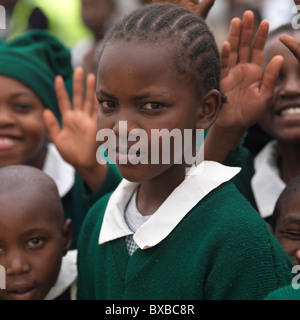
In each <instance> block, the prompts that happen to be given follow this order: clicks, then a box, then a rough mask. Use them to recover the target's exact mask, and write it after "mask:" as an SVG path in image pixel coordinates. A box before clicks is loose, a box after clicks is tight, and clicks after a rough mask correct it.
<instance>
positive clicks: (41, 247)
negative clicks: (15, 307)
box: [0, 186, 66, 300]
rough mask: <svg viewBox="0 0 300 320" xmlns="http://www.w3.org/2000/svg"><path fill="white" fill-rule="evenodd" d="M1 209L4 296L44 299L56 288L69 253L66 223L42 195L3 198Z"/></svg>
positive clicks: (15, 194) (0, 256) (0, 198)
mask: <svg viewBox="0 0 300 320" xmlns="http://www.w3.org/2000/svg"><path fill="white" fill-rule="evenodd" d="M29 188H30V186H29ZM41 197H44V198H41ZM0 206H1V210H0V265H1V266H3V267H4V268H5V270H6V289H5V290H0V297H1V298H3V299H5V300H41V299H43V298H44V297H45V296H46V294H47V293H48V291H49V290H50V288H51V287H52V286H53V285H54V283H55V281H56V279H57V276H58V273H59V270H60V265H61V259H62V256H63V255H64V253H65V251H64V250H65V249H66V248H65V247H64V245H65V243H66V242H65V238H64V237H65V233H64V231H63V230H64V228H65V227H64V226H63V220H62V219H59V214H57V212H53V209H51V208H52V206H51V204H49V201H47V199H45V195H44V196H43V195H40V194H39V192H35V197H32V196H29V195H28V194H27V192H26V191H24V192H13V193H10V194H4V195H1V196H0Z"/></svg>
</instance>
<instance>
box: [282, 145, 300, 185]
mask: <svg viewBox="0 0 300 320" xmlns="http://www.w3.org/2000/svg"><path fill="white" fill-rule="evenodd" d="M278 150H279V154H280V159H279V164H278V166H279V170H280V177H281V179H282V180H283V181H284V182H285V183H286V184H287V183H288V182H289V181H291V180H292V179H293V178H295V177H296V176H297V175H300V145H295V144H286V143H281V142H278Z"/></svg>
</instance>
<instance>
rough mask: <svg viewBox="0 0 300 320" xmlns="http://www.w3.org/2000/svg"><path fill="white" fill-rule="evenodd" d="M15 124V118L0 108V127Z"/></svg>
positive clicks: (7, 110)
mask: <svg viewBox="0 0 300 320" xmlns="http://www.w3.org/2000/svg"><path fill="white" fill-rule="evenodd" d="M14 123H15V117H14V115H13V114H12V112H10V111H9V109H8V108H6V107H1V106H0V127H6V126H10V125H13V124H14Z"/></svg>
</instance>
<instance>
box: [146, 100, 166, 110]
mask: <svg viewBox="0 0 300 320" xmlns="http://www.w3.org/2000/svg"><path fill="white" fill-rule="evenodd" d="M160 108H162V105H161V104H160V103H156V102H149V103H146V104H144V105H143V107H142V109H145V110H157V109H160Z"/></svg>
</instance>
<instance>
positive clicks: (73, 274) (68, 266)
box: [44, 250, 77, 300]
mask: <svg viewBox="0 0 300 320" xmlns="http://www.w3.org/2000/svg"><path fill="white" fill-rule="evenodd" d="M76 262H77V250H69V251H68V252H67V254H66V255H65V256H64V257H63V259H62V264H61V268H60V272H59V275H58V278H57V280H56V283H55V284H54V286H53V287H52V288H51V289H50V291H49V292H48V294H47V295H46V297H45V298H44V300H54V299H55V298H57V297H59V296H60V295H61V294H62V293H63V292H65V291H66V290H67V289H68V288H69V287H70V290H71V292H70V293H71V300H75V299H76V288H77V287H76V280H77V264H76Z"/></svg>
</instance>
